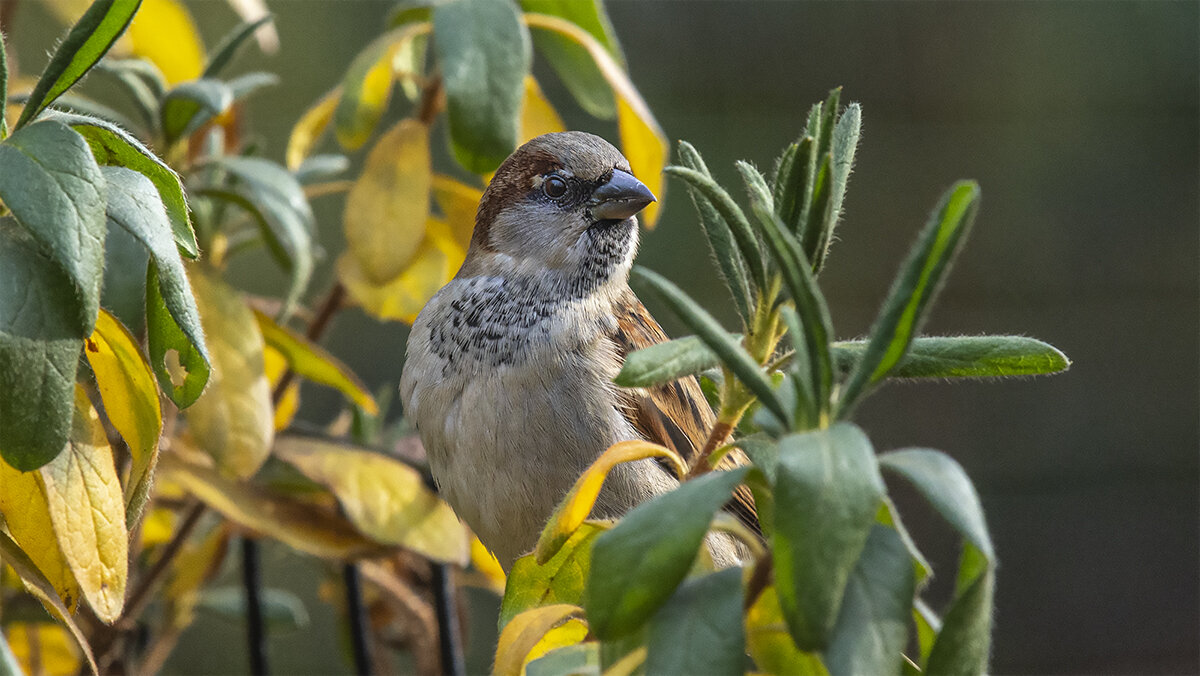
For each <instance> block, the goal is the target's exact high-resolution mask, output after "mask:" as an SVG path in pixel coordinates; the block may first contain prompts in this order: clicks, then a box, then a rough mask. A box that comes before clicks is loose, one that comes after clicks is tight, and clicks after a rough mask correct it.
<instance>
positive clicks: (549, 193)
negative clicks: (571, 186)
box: [542, 176, 567, 199]
mask: <svg viewBox="0 0 1200 676" xmlns="http://www.w3.org/2000/svg"><path fill="white" fill-rule="evenodd" d="M542 192H544V193H546V197H549V198H551V199H558V198H559V197H562V196H563V195H565V194H567V182H566V181H564V180H563V179H562V178H560V177H558V176H547V177H546V180H545V181H542Z"/></svg>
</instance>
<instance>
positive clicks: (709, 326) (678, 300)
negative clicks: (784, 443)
mask: <svg viewBox="0 0 1200 676" xmlns="http://www.w3.org/2000/svg"><path fill="white" fill-rule="evenodd" d="M632 276H633V277H634V278H637V279H639V280H642V281H644V282H646V283H647V284H649V285H650V286H651V287H652V288H653V289H654V291H655V292H656V293H658V295H659V296H660V297H661V298H662V299H663V300H664V301H666V303H667V305H668V306H669V307H670V308H671V310H672V311H673V312H674V313H675V314H676V316H678V317H679V319H680V320H682V321H683V322H684V323H685V324H687V325H688V326H689V327H690V328H691V329H692V330H693V331H695V332H696V335H697V336H699V337H700V339H701V340H703V341H704V343H705V344H706V345H708V347H709V349H711V350H712V351H713V352H715V353H716V354H717V356H719V357H720V358H721V362H722V363H723V364H724V365H725V366H726V367H728V368H729V370H730V371H732V372H733V374H734V375H735V376H736V377H737V378H738V380H741V381H742V383H744V384H745V385H746V387H748V388H749V389H750V391H751V392H753V393H754V394H755V396H757V397H758V399H759V401H761V402H762V405H763V406H765V407H767V408H768V409H770V411H771V412H772V413H774V414H775V415H776V416H777V417H778V418H779V419H780V420H788V415H787V412H786V410H785V409H784V407H783V404H781V403H780V402H779V399H778V397H776V396H775V389H774V387H773V386H772V385H771V381H770V379H769V378H767V376H766V375H765V374H764V373H763V371H762V367H761V366H759V365H758V363H757V362H755V361H754V358H753V357H751V356H750V353H749V352H747V351H746V349H745V348H744V347H742V345H741V343H740V342H738V340H737V339H736V338H735V337H734V336H732V335H730V334H729V333H728V332H727V331H725V329H723V328H721V325H720V324H719V323H718V322H717V320H716V319H714V318H713V316H712V315H710V314H708V313H707V312H705V311H704V309H703V308H701V307H700V306H699V305H698V304H696V301H694V300H692V299H691V298H688V296H687V294H685V293H684V292H683V291H682V290H681V289H680V288H679V287H678V286H675V285H674V284H672V283H671V282H669V281H667V279H666V278H664V277H663V276H661V275H659V274H657V273H655V272H651V271H650V270H646V269H645V268H642V267H635V268H634V269H633V274H632Z"/></svg>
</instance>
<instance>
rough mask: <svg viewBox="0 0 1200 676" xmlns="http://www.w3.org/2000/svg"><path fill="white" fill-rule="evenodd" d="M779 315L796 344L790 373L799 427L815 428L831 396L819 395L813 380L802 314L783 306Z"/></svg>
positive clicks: (811, 360) (811, 362)
mask: <svg viewBox="0 0 1200 676" xmlns="http://www.w3.org/2000/svg"><path fill="white" fill-rule="evenodd" d="M779 317H780V319H782V320H783V325H784V326H786V327H787V333H788V340H789V341H790V342H791V343H792V350H793V355H792V361H791V368H790V369H788V376H789V377H791V379H792V382H793V384H794V386H795V388H796V423H797V425H800V426H801V427H800V428H799V429H808V428H809V427H815V426H817V425H818V424H819V423H820V410H821V407H822V404H823V403H824V402H825V401H828V395H822V396H821V397H820V398H818V395H817V389H816V387H815V383H814V382H813V375H812V374H813V364H814V362H813V358H812V354H811V353H810V352H809V348H808V334H807V333H806V332H805V331H804V325H803V324H801V322H800V315H799V314H797V313H796V309H795V308H794V307H791V306H789V305H783V306H782V307H780V308H779ZM830 361H832V358H830Z"/></svg>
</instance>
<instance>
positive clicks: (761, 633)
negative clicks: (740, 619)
mask: <svg viewBox="0 0 1200 676" xmlns="http://www.w3.org/2000/svg"><path fill="white" fill-rule="evenodd" d="M746 648H747V649H748V651H749V653H750V656H751V657H752V658H754V663H755V664H757V665H758V668H759V669H760V670H761V671H763V672H764V673H768V674H797V675H798V676H829V671H828V670H826V669H825V665H824V664H823V663H822V662H821V658H820V656H819V655H817V654H816V653H806V652H803V651H801V650H799V649H797V648H796V644H795V643H793V642H792V637H791V636H790V635H788V630H787V625H786V624H784V620H783V611H782V610H781V609H780V607H779V594H778V593H776V591H775V587H774V586H771V587H767V588H766V589H764V590H763V592H762V593H761V594H759V597H758V600H756V601H755V602H754V605H753V606H751V607H750V609H749V610H747V611H746Z"/></svg>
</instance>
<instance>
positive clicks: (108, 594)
mask: <svg viewBox="0 0 1200 676" xmlns="http://www.w3.org/2000/svg"><path fill="white" fill-rule="evenodd" d="M38 478H39V480H40V481H41V483H42V486H43V488H44V489H45V492H46V502H47V504H49V506H50V521H51V523H52V524H54V535H55V536H56V537H57V539H58V546H59V547H60V548H61V549H62V553H63V557H64V558H65V559H66V561H67V564H68V565H70V566H71V571H72V572H73V573H74V574H75V579H76V580H77V581H78V582H79V587H80V589H82V590H83V597H84V598H85V599H87V602H88V605H89V606H91V607H92V610H94V611H95V612H96V616H97V617H98V618H100V620H101V621H103V622H105V623H107V624H112V623H113V622H115V621H116V620H117V618H118V617H120V616H121V610H122V608H123V607H124V605H125V581H126V579H127V577H128V573H129V548H128V541H129V535H128V533H126V532H125V501H124V499H123V497H122V494H121V481H120V479H118V478H117V470H116V467H115V465H114V464H113V455H112V449H111V448H109V445H108V439H107V438H106V437H105V434H104V425H103V424H102V423H101V422H100V415H99V414H98V413H96V409H94V408H92V404H91V402H90V401H88V398H87V395H86V394H85V393H84V392H83V388H82V387H78V386H77V387H76V389H75V415H74V419H73V421H72V423H71V436H70V439H69V440H68V441H67V447H66V448H65V449H64V450H63V452H62V453H60V454H59V455H58V457H57V458H55V459H54V460H51V461H50V463H49V464H47V465H46V466H45V467H42V468H41V469H40V470H38Z"/></svg>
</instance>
